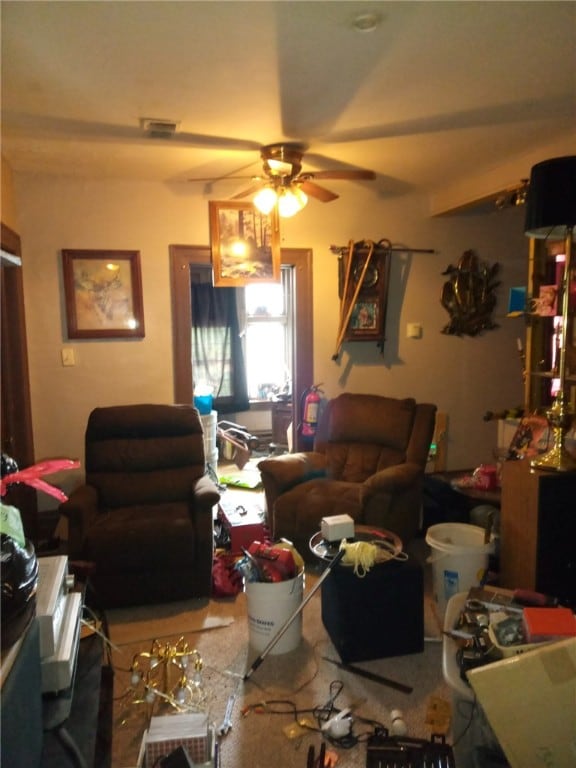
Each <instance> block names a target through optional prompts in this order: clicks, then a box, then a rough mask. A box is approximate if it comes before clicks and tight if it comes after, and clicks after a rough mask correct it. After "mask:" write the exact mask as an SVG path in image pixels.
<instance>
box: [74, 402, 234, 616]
mask: <svg viewBox="0 0 576 768" xmlns="http://www.w3.org/2000/svg"><path fill="white" fill-rule="evenodd" d="M85 444H86V480H85V484H84V485H82V486H80V487H79V488H77V489H76V490H75V491H73V492H72V493H71V495H70V498H69V500H68V501H67V502H65V503H64V504H62V505H61V507H60V511H61V513H62V514H63V515H64V516H65V517H66V518H67V520H68V530H69V534H68V535H69V550H68V555H69V558H70V560H71V561H73V560H83V561H88V562H90V563H92V564H93V568H92V571H91V577H90V583H91V585H92V588H93V590H94V599H95V600H96V601H97V604H98V605H99V606H100V607H106V608H112V607H119V606H127V605H141V604H146V603H156V602H166V601H172V600H182V599H185V598H190V597H207V596H209V595H210V590H211V583H212V558H213V515H212V510H213V507H214V505H215V504H217V503H218V500H219V494H218V491H217V490H216V487H215V486H214V484H213V483H212V482H211V480H210V479H209V478H208V477H207V476H206V475H205V464H204V442H203V435H202V423H201V421H200V417H199V415H198V412H197V410H196V409H195V408H193V407H192V406H188V405H127V406H112V407H108V408H96V409H95V410H93V411H92V413H91V414H90V417H89V419H88V425H87V428H86V434H85Z"/></svg>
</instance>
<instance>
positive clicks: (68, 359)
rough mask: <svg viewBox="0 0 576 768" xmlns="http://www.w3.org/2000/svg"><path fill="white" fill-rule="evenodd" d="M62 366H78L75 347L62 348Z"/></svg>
mask: <svg viewBox="0 0 576 768" xmlns="http://www.w3.org/2000/svg"><path fill="white" fill-rule="evenodd" d="M62 365H64V366H71V365H76V360H75V358H74V348H73V347H62Z"/></svg>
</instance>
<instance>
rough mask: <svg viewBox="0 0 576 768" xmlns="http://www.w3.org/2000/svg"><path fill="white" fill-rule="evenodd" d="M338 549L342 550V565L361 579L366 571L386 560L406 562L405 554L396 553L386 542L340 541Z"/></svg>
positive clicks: (406, 556)
mask: <svg viewBox="0 0 576 768" xmlns="http://www.w3.org/2000/svg"><path fill="white" fill-rule="evenodd" d="M340 549H343V550H344V557H343V558H342V560H341V561H340V562H341V564H342V565H347V566H351V567H353V568H354V575H355V576H358V577H359V578H360V579H363V578H364V577H365V576H366V574H367V573H368V571H369V570H370V569H371V568H372V567H373V566H374V565H376V564H378V563H384V562H386V561H387V560H406V559H407V558H408V555H407V554H406V553H405V552H397V551H396V550H395V549H394V546H393V545H391V544H389V543H388V542H386V541H379V540H376V541H353V542H350V543H348V542H347V541H346V539H342V542H341V544H340Z"/></svg>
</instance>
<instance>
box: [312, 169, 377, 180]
mask: <svg viewBox="0 0 576 768" xmlns="http://www.w3.org/2000/svg"><path fill="white" fill-rule="evenodd" d="M309 175H310V178H311V179H348V180H352V181H353V180H355V179H358V180H359V181H361V180H363V179H365V180H366V181H373V180H374V179H375V178H376V174H375V173H374V171H366V170H363V169H361V168H358V169H354V168H348V169H342V170H340V171H337V170H334V171H314V172H313V173H311V174H309Z"/></svg>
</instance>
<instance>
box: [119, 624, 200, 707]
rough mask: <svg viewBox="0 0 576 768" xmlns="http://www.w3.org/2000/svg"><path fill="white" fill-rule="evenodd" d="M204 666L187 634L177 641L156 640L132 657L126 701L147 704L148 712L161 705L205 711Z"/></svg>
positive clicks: (134, 703)
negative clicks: (146, 649) (148, 648)
mask: <svg viewBox="0 0 576 768" xmlns="http://www.w3.org/2000/svg"><path fill="white" fill-rule="evenodd" d="M202 667H203V662H202V657H201V656H200V654H199V653H198V651H197V650H196V649H195V648H190V646H189V645H188V643H187V642H186V641H185V639H184V637H180V638H179V639H178V640H177V641H176V642H175V643H174V642H170V641H167V642H160V641H159V640H153V641H152V645H151V646H150V650H148V651H141V652H140V653H136V654H135V655H134V656H133V658H132V664H131V666H130V686H129V688H128V690H127V691H126V698H127V703H128V704H133V705H145V706H146V708H147V710H148V715H149V716H152V713H153V711H154V710H155V709H156V708H161V707H162V705H164V708H165V707H166V706H167V707H168V708H169V709H174V710H175V711H177V712H203V711H205V709H206V701H207V696H206V690H205V688H204V684H203V680H202Z"/></svg>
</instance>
